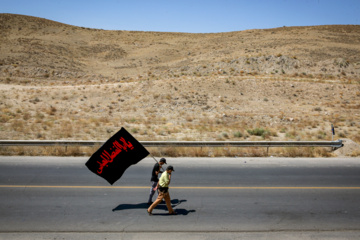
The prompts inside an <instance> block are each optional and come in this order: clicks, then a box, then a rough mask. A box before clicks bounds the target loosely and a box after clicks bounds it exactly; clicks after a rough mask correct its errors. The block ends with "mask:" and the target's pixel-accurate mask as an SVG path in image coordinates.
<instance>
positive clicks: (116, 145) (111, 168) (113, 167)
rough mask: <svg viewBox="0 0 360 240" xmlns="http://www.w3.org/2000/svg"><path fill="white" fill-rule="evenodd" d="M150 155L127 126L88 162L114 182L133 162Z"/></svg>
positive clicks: (93, 168) (106, 178) (92, 168)
mask: <svg viewBox="0 0 360 240" xmlns="http://www.w3.org/2000/svg"><path fill="white" fill-rule="evenodd" d="M147 155H149V152H148V151H147V150H146V148H144V147H143V145H141V143H139V142H138V141H137V140H136V139H135V138H134V137H133V136H132V135H131V134H130V133H129V132H128V131H126V130H125V128H121V129H120V131H118V132H117V133H116V134H115V135H114V136H112V137H111V138H110V139H109V140H107V141H106V142H105V144H104V145H103V146H101V147H100V148H99V149H98V150H97V151H96V152H95V153H94V154H93V155H92V156H91V157H90V159H89V160H88V161H87V162H86V164H85V165H86V166H87V167H88V168H89V170H90V171H92V172H93V173H95V174H97V175H99V176H100V177H102V178H104V179H105V180H106V181H108V182H109V183H110V184H111V185H112V184H114V182H116V181H117V180H118V179H119V178H120V177H121V176H122V175H123V173H124V172H125V170H126V169H127V168H128V167H130V166H131V165H133V164H136V163H138V162H140V160H142V159H143V158H145V157H146V156H147Z"/></svg>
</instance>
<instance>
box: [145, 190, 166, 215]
mask: <svg viewBox="0 0 360 240" xmlns="http://www.w3.org/2000/svg"><path fill="white" fill-rule="evenodd" d="M163 197H164V194H163V193H162V192H160V191H159V196H158V197H157V199H156V200H155V202H154V203H153V204H151V206H150V207H149V208H148V210H147V211H148V213H151V212H152V211H153V210H154V208H155V207H156V206H157V205H159V203H161V201H162V199H163Z"/></svg>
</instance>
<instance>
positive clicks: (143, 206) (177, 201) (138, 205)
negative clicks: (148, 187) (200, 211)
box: [112, 199, 195, 216]
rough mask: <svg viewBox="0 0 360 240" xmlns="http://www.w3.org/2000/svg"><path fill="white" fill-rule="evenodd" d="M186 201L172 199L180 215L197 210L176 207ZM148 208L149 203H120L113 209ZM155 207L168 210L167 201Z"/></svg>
mask: <svg viewBox="0 0 360 240" xmlns="http://www.w3.org/2000/svg"><path fill="white" fill-rule="evenodd" d="M186 201H187V200H179V199H172V200H171V206H172V207H173V208H174V210H175V211H176V213H177V214H178V215H188V214H189V213H193V212H195V210H186V209H178V208H176V207H177V206H179V205H180V204H181V203H183V202H186ZM148 208H149V205H148V204H147V203H137V204H120V205H119V206H117V207H116V208H114V209H113V210H112V211H113V212H115V211H121V210H129V209H148ZM155 209H157V210H164V211H167V207H166V205H165V202H162V203H160V204H159V205H157V206H156V208H155ZM153 215H158V216H162V215H164V216H167V215H168V214H167V213H153Z"/></svg>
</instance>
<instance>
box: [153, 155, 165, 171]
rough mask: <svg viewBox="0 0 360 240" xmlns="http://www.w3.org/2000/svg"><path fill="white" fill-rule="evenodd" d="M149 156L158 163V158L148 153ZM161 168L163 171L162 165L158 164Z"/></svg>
mask: <svg viewBox="0 0 360 240" xmlns="http://www.w3.org/2000/svg"><path fill="white" fill-rule="evenodd" d="M150 156H151V157H152V158H153V159H154V160H155V162H157V163H159V162H158V160H156V158H155V157H154V156H153V155H152V154H151V153H150ZM159 165H160V164H159ZM160 167H161V169H162V170H163V171H164V169H163V167H162V166H161V165H160Z"/></svg>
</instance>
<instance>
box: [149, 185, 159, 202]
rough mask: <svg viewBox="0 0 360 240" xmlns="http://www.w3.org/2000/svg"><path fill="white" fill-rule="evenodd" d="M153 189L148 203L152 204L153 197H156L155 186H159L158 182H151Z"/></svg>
mask: <svg viewBox="0 0 360 240" xmlns="http://www.w3.org/2000/svg"><path fill="white" fill-rule="evenodd" d="M151 183H152V184H151V189H150V196H149V200H148V204H149V205H150V204H152V199H153V197H154V194H155V190H154V188H155V187H156V186H157V182H151Z"/></svg>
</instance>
